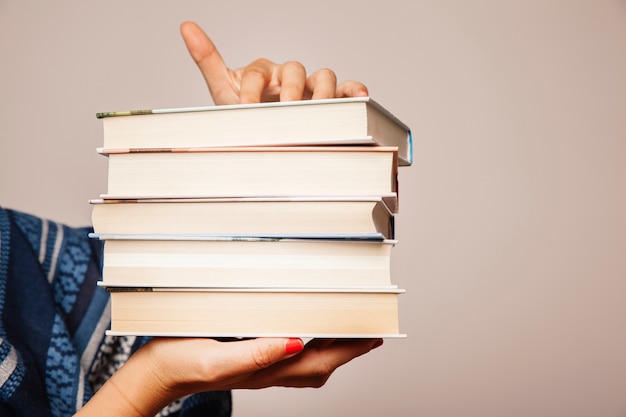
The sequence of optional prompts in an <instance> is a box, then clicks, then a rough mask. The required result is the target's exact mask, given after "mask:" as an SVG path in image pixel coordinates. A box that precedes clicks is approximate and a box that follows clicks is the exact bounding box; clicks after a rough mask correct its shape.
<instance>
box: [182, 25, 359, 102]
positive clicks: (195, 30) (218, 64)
mask: <svg viewBox="0 0 626 417" xmlns="http://www.w3.org/2000/svg"><path fill="white" fill-rule="evenodd" d="M180 32H181V35H182V36H183V40H184V41H185V44H186V45H187V49H188V50H189V53H190V54H191V57H192V58H193V60H194V61H195V62H196V64H197V65H198V68H200V71H201V72H202V75H203V76H204V79H205V80H206V83H207V85H208V87H209V91H210V92H211V95H212V96H213V101H214V102H215V104H217V105H220V104H237V103H258V102H262V101H293V100H303V99H325V98H334V97H358V96H367V95H368V91H367V87H365V85H363V84H362V83H360V82H357V81H345V82H342V83H340V84H339V85H337V77H336V76H335V73H334V72H333V71H332V70H330V69H321V70H319V71H316V72H314V73H313V74H311V75H309V76H307V73H306V69H305V68H304V66H303V65H302V64H301V63H299V62H295V61H290V62H285V63H284V64H275V63H274V62H272V61H269V60H267V59H264V58H259V59H257V60H255V61H253V62H252V63H250V64H249V65H247V66H245V67H243V68H238V69H235V70H232V69H230V68H228V67H227V66H226V64H225V63H224V60H223V59H222V56H221V55H220V53H219V51H218V50H217V48H216V47H215V45H214V44H213V42H212V41H211V39H210V38H209V37H208V36H207V35H206V34H205V33H204V32H203V31H202V29H200V27H198V25H196V24H195V23H193V22H185V23H183V24H182V25H181V26H180Z"/></svg>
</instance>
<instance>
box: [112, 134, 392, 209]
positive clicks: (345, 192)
mask: <svg viewBox="0 0 626 417" xmlns="http://www.w3.org/2000/svg"><path fill="white" fill-rule="evenodd" d="M103 152H104V153H105V154H106V155H108V158H109V164H108V170H109V172H108V189H107V194H105V195H104V197H106V198H124V197H127V198H150V197H153V198H154V197H164V196H165V197H169V198H185V197H187V198H188V197H281V196H289V197H298V196H300V197H303V196H309V197H311V196H326V197H337V196H340V197H349V196H382V197H383V198H384V199H385V201H386V203H387V205H388V206H389V208H390V209H391V210H392V212H396V211H397V183H398V175H397V168H398V166H397V159H396V155H397V148H395V147H382V146H374V147H366V146H357V147H353V146H347V147H252V148H250V147H248V148H243V147H242V148H210V149H195V150H193V149H186V150H182V149H181V150H177V151H169V152H167V151H155V152H125V151H112V150H109V151H104V150H103Z"/></svg>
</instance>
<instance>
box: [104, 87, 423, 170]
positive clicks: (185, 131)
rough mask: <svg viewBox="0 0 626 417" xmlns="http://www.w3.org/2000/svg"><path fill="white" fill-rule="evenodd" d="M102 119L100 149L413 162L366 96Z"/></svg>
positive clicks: (389, 119)
mask: <svg viewBox="0 0 626 417" xmlns="http://www.w3.org/2000/svg"><path fill="white" fill-rule="evenodd" d="M96 116H97V117H98V118H100V119H102V122H103V133H104V143H103V146H104V147H105V148H110V149H116V148H117V149H127V150H141V149H158V148H160V149H170V148H205V147H229V146H263V145H270V146H281V145H283V146H284V145H364V144H369V145H382V146H395V147H398V155H397V156H398V161H399V164H400V165H410V164H411V163H412V161H413V155H412V154H413V149H412V148H413V145H412V134H411V130H410V129H409V127H408V126H407V125H406V124H404V123H403V122H401V121H400V120H399V119H398V118H397V117H395V116H394V115H393V114H392V113H391V112H389V111H388V110H387V109H385V108H384V107H383V106H381V105H380V104H378V103H377V102H376V101H374V100H372V99H371V98H369V97H355V98H339V99H325V100H303V101H290V102H272V103H255V104H237V105H222V106H210V107H191V108H169V109H151V110H134V111H133V110H131V111H113V112H102V113H98V114H96Z"/></svg>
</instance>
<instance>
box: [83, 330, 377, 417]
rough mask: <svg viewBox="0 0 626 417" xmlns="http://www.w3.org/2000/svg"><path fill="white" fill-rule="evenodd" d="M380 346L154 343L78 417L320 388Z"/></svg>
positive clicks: (273, 341)
mask: <svg viewBox="0 0 626 417" xmlns="http://www.w3.org/2000/svg"><path fill="white" fill-rule="evenodd" d="M381 344H382V340H381V339H374V340H370V339H358V340H357V339H355V340H313V341H311V342H309V343H308V344H307V345H306V346H305V345H303V343H302V341H301V340H300V339H283V338H261V339H251V340H242V341H236V342H218V341H216V340H212V339H182V338H181V339H165V338H157V339H153V340H151V341H150V342H148V343H147V344H146V345H145V346H143V347H142V348H141V349H139V350H138V351H137V352H136V353H135V354H134V355H133V356H131V358H130V359H129V360H128V362H126V364H125V365H124V366H122V368H121V369H120V370H119V371H118V372H117V373H116V374H115V375H113V376H112V377H111V379H109V380H108V381H107V382H106V383H105V384H104V386H103V387H102V388H101V389H100V390H99V391H98V392H97V393H96V394H95V396H94V397H93V398H92V399H91V400H90V401H89V402H88V403H87V404H86V405H85V407H83V408H82V409H81V410H80V411H79V412H78V413H77V414H76V416H77V417H78V416H90V417H94V416H110V415H115V416H120V417H125V416H128V417H131V416H132V417H135V416H142V417H143V416H154V415H155V414H157V413H158V412H159V410H161V409H162V408H163V407H165V406H166V405H167V404H169V403H170V402H172V401H174V400H176V399H178V398H181V397H183V396H185V395H188V394H192V393H195V392H201V391H218V390H229V389H237V388H249V389H259V388H266V387H271V386H289V387H320V386H322V385H323V384H324V383H325V382H326V380H327V379H328V378H329V377H330V375H331V374H332V373H333V371H334V370H335V369H337V368H338V367H339V366H341V365H343V364H345V363H346V362H348V361H350V360H352V359H354V358H356V357H357V356H360V355H363V354H365V353H367V352H369V351H370V350H372V349H374V348H376V347H378V346H380V345H381Z"/></svg>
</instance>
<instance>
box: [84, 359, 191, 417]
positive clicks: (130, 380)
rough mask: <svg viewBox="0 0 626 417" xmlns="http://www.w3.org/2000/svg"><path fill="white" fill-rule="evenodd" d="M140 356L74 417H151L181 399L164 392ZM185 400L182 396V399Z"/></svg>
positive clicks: (160, 383) (160, 382) (128, 364)
mask: <svg viewBox="0 0 626 417" xmlns="http://www.w3.org/2000/svg"><path fill="white" fill-rule="evenodd" d="M145 359H146V358H145V357H143V356H142V353H141V352H137V354H136V355H134V356H133V357H131V359H130V360H129V361H128V362H127V363H126V364H124V366H122V367H121V368H120V369H119V370H118V371H117V372H116V373H115V374H114V375H113V376H112V377H111V378H110V379H109V380H108V381H107V382H106V383H105V384H104V385H103V386H102V387H101V388H100V389H99V390H98V391H97V392H96V394H95V395H94V396H93V397H92V398H91V399H90V400H89V402H88V403H87V404H86V405H85V406H84V407H83V408H82V409H81V410H79V411H78V413H77V414H76V415H75V417H85V416H89V417H97V416H107V417H108V416H117V417H148V416H150V417H152V416H154V415H156V414H157V413H158V412H159V411H160V410H161V409H163V407H165V406H166V405H167V404H169V403H171V402H172V401H174V400H175V399H177V398H178V396H179V395H177V394H176V393H173V392H168V390H166V389H164V387H165V386H166V384H164V383H163V381H161V380H160V377H159V376H158V375H156V374H155V373H154V372H153V370H152V369H151V368H150V366H147V365H148V364H147V363H146V361H145ZM181 396H182V395H181Z"/></svg>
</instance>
